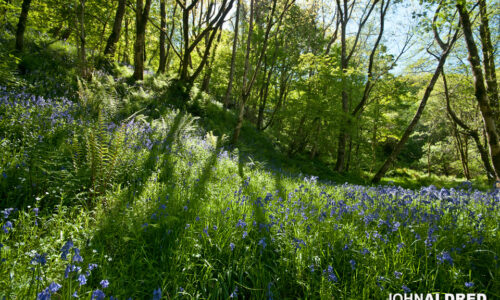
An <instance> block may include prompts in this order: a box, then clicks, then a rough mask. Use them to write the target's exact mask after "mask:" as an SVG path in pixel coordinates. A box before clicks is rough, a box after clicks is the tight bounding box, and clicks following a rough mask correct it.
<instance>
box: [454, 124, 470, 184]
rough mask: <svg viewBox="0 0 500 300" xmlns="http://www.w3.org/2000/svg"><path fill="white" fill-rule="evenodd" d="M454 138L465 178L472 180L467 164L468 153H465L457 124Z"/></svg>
mask: <svg viewBox="0 0 500 300" xmlns="http://www.w3.org/2000/svg"><path fill="white" fill-rule="evenodd" d="M453 136H454V137H455V144H456V146H457V152H458V154H459V157H460V161H461V162H462V170H463V172H464V176H465V178H467V180H470V173H469V166H468V163H467V157H466V153H465V151H466V150H465V149H464V148H465V147H464V143H463V142H462V140H461V138H460V133H459V132H458V129H457V124H456V123H453Z"/></svg>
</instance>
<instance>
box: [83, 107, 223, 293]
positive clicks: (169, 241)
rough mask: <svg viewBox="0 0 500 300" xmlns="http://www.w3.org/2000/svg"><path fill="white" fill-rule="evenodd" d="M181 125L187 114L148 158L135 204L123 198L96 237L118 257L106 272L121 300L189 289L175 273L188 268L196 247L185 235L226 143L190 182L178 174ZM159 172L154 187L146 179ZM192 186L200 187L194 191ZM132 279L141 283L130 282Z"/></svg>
mask: <svg viewBox="0 0 500 300" xmlns="http://www.w3.org/2000/svg"><path fill="white" fill-rule="evenodd" d="M182 120H183V115H182V114H178V115H177V116H176V117H175V119H174V122H173V125H172V126H171V128H170V131H169V133H168V135H167V138H166V139H165V141H164V143H162V144H160V145H158V147H157V148H155V149H153V150H152V151H151V153H150V155H149V156H148V159H147V160H146V163H145V167H146V168H145V172H144V173H143V174H144V175H145V176H143V177H144V179H143V180H142V185H138V186H136V190H135V195H132V198H133V199H134V202H135V204H134V205H133V206H132V207H131V208H128V206H127V204H126V203H128V202H129V201H130V196H131V195H130V193H128V192H127V193H122V194H121V195H118V196H117V197H116V198H117V200H116V203H115V205H114V206H113V207H112V208H110V210H109V211H108V214H107V215H105V216H103V217H102V218H101V220H100V221H101V224H99V225H98V231H97V233H96V234H95V235H94V237H93V238H92V243H93V247H95V248H97V249H98V251H99V253H101V252H102V253H107V254H108V255H109V254H110V255H112V257H113V261H112V262H110V263H107V262H106V266H105V268H103V269H105V270H106V274H105V276H106V278H109V280H110V282H112V281H111V280H113V281H114V282H116V286H117V287H121V288H122V289H123V290H119V291H115V295H116V296H120V298H122V297H129V296H131V297H133V298H134V299H135V298H137V299H148V298H151V296H152V292H153V290H155V289H157V288H161V289H162V290H163V291H164V294H165V292H166V293H167V297H168V298H170V297H172V296H176V295H175V294H168V293H176V292H175V290H178V289H179V287H180V286H183V284H184V283H183V282H181V281H179V280H180V279H179V278H177V276H176V274H179V273H180V272H181V270H182V269H183V265H184V264H185V263H187V262H186V261H185V260H184V259H185V255H184V254H185V253H183V251H184V250H185V246H186V245H189V243H191V242H192V241H190V240H187V239H186V236H189V235H186V234H185V231H186V230H191V229H190V226H189V225H188V224H193V222H195V217H196V215H197V214H198V213H199V212H200V211H201V210H202V208H203V205H204V202H203V200H204V199H206V198H207V192H208V191H209V190H208V184H209V182H210V179H211V178H212V176H213V171H214V167H215V166H216V164H217V161H218V153H219V151H220V149H221V148H222V141H221V140H220V139H219V140H218V142H217V144H216V146H215V148H213V149H212V150H211V153H210V154H209V157H208V158H207V159H206V160H205V161H204V163H203V164H202V166H201V171H200V176H199V177H198V178H197V180H194V178H192V177H193V176H192V173H193V172H192V171H191V170H189V171H188V172H189V173H188V174H187V178H180V176H179V174H176V164H177V163H178V161H177V160H176V157H175V155H176V151H174V149H175V148H176V146H178V145H179V143H180V142H181V137H180V134H181V132H182V127H183V124H184V122H183V121H182ZM157 156H160V158H159V159H157V158H156V157H157ZM157 162H158V163H157ZM158 165H159V166H158ZM155 171H156V172H157V178H158V179H157V182H156V183H155V184H154V186H153V187H151V184H148V183H147V181H148V179H147V178H150V177H151V176H154V173H155ZM148 174H149V176H146V175H148ZM188 181H195V183H194V184H193V185H192V186H189V185H188V184H187V182H188ZM182 182H184V184H183V183H182ZM189 191H192V192H191V193H190V192H189ZM132 278H136V280H133V281H131V279H132Z"/></svg>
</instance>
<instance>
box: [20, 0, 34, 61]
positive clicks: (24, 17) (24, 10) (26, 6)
mask: <svg viewBox="0 0 500 300" xmlns="http://www.w3.org/2000/svg"><path fill="white" fill-rule="evenodd" d="M30 4H31V0H23V4H22V7H21V14H20V15H19V22H18V23H17V32H16V50H17V51H19V52H21V50H23V46H24V31H25V30H26V22H27V21H28V13H29V10H30Z"/></svg>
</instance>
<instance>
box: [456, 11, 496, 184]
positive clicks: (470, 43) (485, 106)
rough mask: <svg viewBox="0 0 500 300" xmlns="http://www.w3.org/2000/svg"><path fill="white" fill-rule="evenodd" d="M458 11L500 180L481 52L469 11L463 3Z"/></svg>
mask: <svg viewBox="0 0 500 300" xmlns="http://www.w3.org/2000/svg"><path fill="white" fill-rule="evenodd" d="M457 9H458V13H459V14H460V24H461V27H462V31H463V33H464V38H465V43H466V44H467V49H468V52H469V57H468V59H469V62H470V65H471V67H472V75H473V76H474V90H475V96H476V100H477V102H478V104H479V110H480V111H481V116H482V118H483V123H484V127H485V129H486V130H485V131H486V137H487V140H488V146H489V150H490V156H491V160H492V162H493V169H494V171H495V177H496V180H497V181H500V140H499V135H498V132H497V128H496V120H495V117H494V113H493V109H492V108H491V106H490V102H489V101H488V93H487V90H486V87H485V85H484V77H483V71H482V70H481V63H480V61H479V53H478V50H477V47H476V44H475V42H474V36H473V33H472V25H471V23H470V18H469V13H468V12H467V9H466V8H465V7H464V6H463V5H462V4H460V3H459V4H457Z"/></svg>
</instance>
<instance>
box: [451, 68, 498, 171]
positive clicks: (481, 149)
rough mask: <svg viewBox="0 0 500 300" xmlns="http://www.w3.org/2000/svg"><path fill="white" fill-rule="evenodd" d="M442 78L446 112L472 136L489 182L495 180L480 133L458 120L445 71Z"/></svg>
mask: <svg viewBox="0 0 500 300" xmlns="http://www.w3.org/2000/svg"><path fill="white" fill-rule="evenodd" d="M442 76H443V84H444V95H445V98H446V110H447V112H448V115H449V116H450V117H451V119H452V120H453V122H455V123H456V124H458V126H460V127H462V129H464V130H465V131H466V132H467V134H468V135H469V136H471V137H472V138H473V139H474V142H475V143H476V147H477V150H478V152H479V155H480V157H481V161H482V162H483V165H484V168H485V170H486V176H487V177H488V179H489V180H493V178H494V176H495V171H494V170H493V167H492V166H491V163H490V158H489V156H488V151H486V149H485V148H484V146H483V144H482V143H481V138H480V136H479V133H478V131H477V130H473V129H472V128H470V127H469V126H467V124H465V123H464V122H463V121H462V120H460V119H459V118H458V116H457V115H456V114H455V112H454V111H453V110H452V109H451V104H450V96H449V91H448V83H447V80H446V74H445V73H444V71H442Z"/></svg>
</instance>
